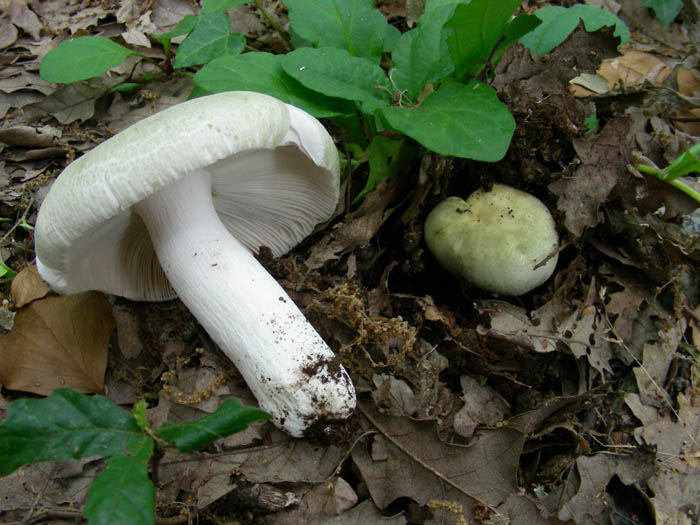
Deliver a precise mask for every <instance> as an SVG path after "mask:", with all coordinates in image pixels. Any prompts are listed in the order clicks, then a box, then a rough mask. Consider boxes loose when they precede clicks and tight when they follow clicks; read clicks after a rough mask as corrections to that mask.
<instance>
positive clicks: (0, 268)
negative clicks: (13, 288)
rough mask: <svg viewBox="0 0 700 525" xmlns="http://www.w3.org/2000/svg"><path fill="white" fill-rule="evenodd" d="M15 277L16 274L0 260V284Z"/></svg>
mask: <svg viewBox="0 0 700 525" xmlns="http://www.w3.org/2000/svg"><path fill="white" fill-rule="evenodd" d="M15 275H17V272H16V271H14V270H13V269H12V268H10V267H9V266H7V265H6V264H5V261H3V260H0V282H6V281H9V280H12V278H13V277H14V276H15Z"/></svg>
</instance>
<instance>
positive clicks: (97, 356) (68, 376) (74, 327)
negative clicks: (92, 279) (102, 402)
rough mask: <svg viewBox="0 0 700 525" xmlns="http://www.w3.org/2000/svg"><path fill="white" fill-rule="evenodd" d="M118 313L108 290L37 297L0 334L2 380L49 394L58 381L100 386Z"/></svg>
mask: <svg viewBox="0 0 700 525" xmlns="http://www.w3.org/2000/svg"><path fill="white" fill-rule="evenodd" d="M113 329H114V319H113V318H112V312H111V309H110V306H109V303H108V302H107V299H106V298H105V296H104V295H103V294H101V293H98V292H85V293H81V294H75V295H64V296H61V297H46V298H44V299H41V300H36V301H33V302H32V303H30V304H29V305H28V306H25V307H24V308H22V309H21V310H19V311H18V312H17V315H16V317H15V324H14V327H13V328H12V330H11V331H10V332H9V333H7V334H5V335H4V336H3V337H2V338H0V380H1V381H2V384H3V385H4V386H5V387H6V388H9V389H11V390H22V391H24V392H33V393H35V394H40V395H48V394H50V393H51V391H52V390H53V389H55V388H58V387H70V388H73V389H75V390H79V391H80V392H85V393H95V392H101V391H102V388H103V386H104V374H105V369H106V367H107V348H108V344H109V339H110V336H111V334H112V330H113Z"/></svg>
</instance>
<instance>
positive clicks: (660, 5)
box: [642, 0, 683, 26]
mask: <svg viewBox="0 0 700 525" xmlns="http://www.w3.org/2000/svg"><path fill="white" fill-rule="evenodd" d="M642 5H643V6H644V7H650V8H651V9H653V10H654V14H655V15H656V18H658V19H659V20H661V23H662V24H663V25H665V26H668V25H670V24H671V22H673V21H674V20H675V19H676V17H677V16H678V13H680V11H681V9H683V2H681V0H642Z"/></svg>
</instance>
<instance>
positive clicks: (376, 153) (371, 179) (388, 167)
mask: <svg viewBox="0 0 700 525" xmlns="http://www.w3.org/2000/svg"><path fill="white" fill-rule="evenodd" d="M416 153H417V152H416V150H415V147H411V145H410V144H409V141H407V140H406V139H405V138H401V139H399V140H396V139H392V138H390V137H384V136H382V135H375V136H374V138H373V139H372V143H371V144H370V146H369V150H368V151H367V157H368V159H369V176H368V177H367V183H366V184H365V187H364V188H363V189H362V191H361V192H360V193H359V195H358V196H357V197H355V199H354V200H353V204H355V203H357V202H359V201H360V200H362V198H363V197H364V196H365V195H367V194H368V193H369V192H370V191H372V190H373V189H374V187H375V186H376V185H377V184H379V183H380V182H382V181H384V180H387V179H390V178H391V177H394V176H396V175H398V174H399V173H403V172H405V171H406V170H407V169H408V165H409V163H410V162H411V160H413V157H414V156H415V154H416Z"/></svg>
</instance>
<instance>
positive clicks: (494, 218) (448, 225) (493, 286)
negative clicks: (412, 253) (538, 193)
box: [425, 184, 559, 295]
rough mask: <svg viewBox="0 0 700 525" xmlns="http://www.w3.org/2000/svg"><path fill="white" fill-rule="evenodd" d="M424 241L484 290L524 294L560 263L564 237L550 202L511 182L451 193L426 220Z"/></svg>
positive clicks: (456, 272)
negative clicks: (462, 196)
mask: <svg viewBox="0 0 700 525" xmlns="http://www.w3.org/2000/svg"><path fill="white" fill-rule="evenodd" d="M425 241H426V243H427V245H428V248H430V251H431V252H432V253H433V255H434V256H435V258H436V259H437V260H438V262H439V263H440V264H441V265H442V266H443V267H444V268H445V269H446V270H447V271H449V272H450V273H452V274H454V275H456V276H458V277H461V278H462V279H464V280H466V281H467V282H469V283H471V284H473V285H474V286H477V287H479V288H481V289H484V290H489V291H491V292H494V293H497V294H502V295H522V294H524V293H527V292H529V291H530V290H533V289H534V288H536V287H537V286H539V285H540V284H542V283H544V282H545V281H546V280H547V279H549V277H550V276H551V275H552V273H553V272H554V268H555V267H556V264H557V258H558V255H557V247H558V245H559V236H558V234H557V230H556V226H555V223H554V219H553V218H552V215H551V213H549V210H548V209H547V207H546V206H545V205H544V204H543V203H542V202H541V201H540V200H539V199H537V198H536V197H533V196H532V195H530V194H529V193H525V192H523V191H520V190H516V189H515V188H511V187H510V186H505V185H503V184H495V185H494V186H493V189H492V190H491V191H488V192H487V191H485V190H483V189H479V190H477V191H475V192H474V193H472V194H471V195H470V196H469V198H468V199H467V200H466V201H464V200H462V199H460V198H459V197H448V198H447V199H445V200H444V201H442V202H441V203H440V204H438V205H437V206H436V207H435V208H434V209H433V210H432V211H431V212H430V214H429V215H428V218H427V219H426V221H425Z"/></svg>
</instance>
